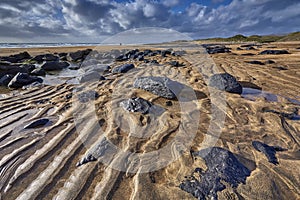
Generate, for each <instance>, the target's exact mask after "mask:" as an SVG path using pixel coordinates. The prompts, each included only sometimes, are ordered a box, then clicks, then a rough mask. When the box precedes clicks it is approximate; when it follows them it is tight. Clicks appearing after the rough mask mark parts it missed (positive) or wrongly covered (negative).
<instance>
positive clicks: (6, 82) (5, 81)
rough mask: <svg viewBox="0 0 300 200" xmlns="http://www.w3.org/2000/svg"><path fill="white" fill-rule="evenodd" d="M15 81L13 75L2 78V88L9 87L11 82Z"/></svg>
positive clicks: (0, 79)
mask: <svg viewBox="0 0 300 200" xmlns="http://www.w3.org/2000/svg"><path fill="white" fill-rule="evenodd" d="M11 79H13V75H11V74H6V75H4V76H2V77H1V78H0V86H7V85H8V84H9V82H10V81H11Z"/></svg>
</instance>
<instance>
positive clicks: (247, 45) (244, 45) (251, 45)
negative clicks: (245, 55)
mask: <svg viewBox="0 0 300 200" xmlns="http://www.w3.org/2000/svg"><path fill="white" fill-rule="evenodd" d="M254 46H256V45H255V44H243V45H241V47H243V48H245V47H254Z"/></svg>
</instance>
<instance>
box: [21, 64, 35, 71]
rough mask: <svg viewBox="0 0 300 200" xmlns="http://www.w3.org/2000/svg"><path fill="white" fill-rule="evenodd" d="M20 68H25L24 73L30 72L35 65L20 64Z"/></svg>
mask: <svg viewBox="0 0 300 200" xmlns="http://www.w3.org/2000/svg"><path fill="white" fill-rule="evenodd" d="M20 67H21V68H23V69H25V70H26V73H30V72H32V71H33V70H34V69H35V65H31V64H24V65H21V66H20Z"/></svg>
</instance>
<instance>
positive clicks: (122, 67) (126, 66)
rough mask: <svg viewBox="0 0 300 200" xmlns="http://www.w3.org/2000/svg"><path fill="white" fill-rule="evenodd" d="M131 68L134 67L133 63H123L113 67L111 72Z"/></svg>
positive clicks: (122, 71)
mask: <svg viewBox="0 0 300 200" xmlns="http://www.w3.org/2000/svg"><path fill="white" fill-rule="evenodd" d="M133 68H134V65H133V64H125V65H121V66H118V67H115V68H113V70H112V73H126V72H128V71H129V70H131V69H133Z"/></svg>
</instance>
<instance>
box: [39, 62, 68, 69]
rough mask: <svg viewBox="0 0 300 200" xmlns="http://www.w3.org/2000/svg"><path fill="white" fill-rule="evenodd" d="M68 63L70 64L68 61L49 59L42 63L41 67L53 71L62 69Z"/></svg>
mask: <svg viewBox="0 0 300 200" xmlns="http://www.w3.org/2000/svg"><path fill="white" fill-rule="evenodd" d="M69 65H70V64H69V63H68V62H58V61H50V62H46V63H45V64H43V65H42V67H41V68H42V69H44V70H46V71H55V70H62V69H64V68H66V67H68V66H69Z"/></svg>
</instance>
